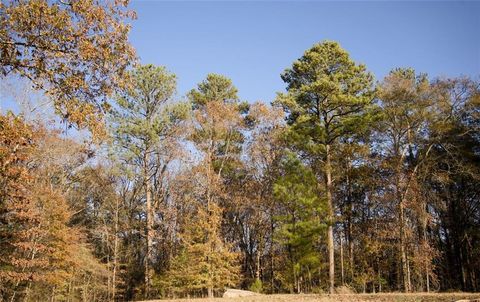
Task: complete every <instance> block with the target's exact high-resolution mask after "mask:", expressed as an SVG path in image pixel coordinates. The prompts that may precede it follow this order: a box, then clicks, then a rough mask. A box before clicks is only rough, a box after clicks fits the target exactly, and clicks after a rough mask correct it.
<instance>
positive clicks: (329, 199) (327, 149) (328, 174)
mask: <svg viewBox="0 0 480 302" xmlns="http://www.w3.org/2000/svg"><path fill="white" fill-rule="evenodd" d="M325 152H326V159H325V186H326V191H327V206H328V234H327V237H328V238H327V240H328V267H329V270H328V276H329V287H328V292H329V293H330V294H333V293H334V291H335V260H334V246H333V219H334V218H333V201H332V166H331V158H330V157H331V154H330V145H329V144H327V145H326V146H325Z"/></svg>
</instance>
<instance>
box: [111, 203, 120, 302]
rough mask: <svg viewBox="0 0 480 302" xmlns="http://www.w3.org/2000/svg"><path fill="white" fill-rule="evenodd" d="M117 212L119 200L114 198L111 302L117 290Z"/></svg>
mask: <svg viewBox="0 0 480 302" xmlns="http://www.w3.org/2000/svg"><path fill="white" fill-rule="evenodd" d="M118 211H119V198H115V234H114V236H115V237H114V241H113V272H112V301H115V294H116V290H117V265H118Z"/></svg>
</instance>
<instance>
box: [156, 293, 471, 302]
mask: <svg viewBox="0 0 480 302" xmlns="http://www.w3.org/2000/svg"><path fill="white" fill-rule="evenodd" d="M459 300H467V301H468V300H470V301H475V302H480V294H478V293H477V294H469V293H448V294H446V293H445V294H444V293H442V294H436V293H435V294H433V293H432V294H401V293H391V294H346V295H262V296H252V297H242V298H215V299H208V298H204V299H176V300H149V301H148V302H184V301H194V302H297V301H302V302H313V301H318V302H367V301H369V302H453V301H459ZM462 302H463V301H462Z"/></svg>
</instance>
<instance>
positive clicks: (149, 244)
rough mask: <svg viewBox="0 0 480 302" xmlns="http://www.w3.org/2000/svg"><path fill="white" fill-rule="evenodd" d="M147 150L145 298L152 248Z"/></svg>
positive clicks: (146, 295)
mask: <svg viewBox="0 0 480 302" xmlns="http://www.w3.org/2000/svg"><path fill="white" fill-rule="evenodd" d="M149 157H150V156H149V154H148V150H147V151H146V152H145V156H144V171H143V172H144V186H145V195H146V212H147V213H146V214H147V217H146V218H147V220H146V226H147V252H146V255H145V297H147V298H148V297H149V292H150V282H151V278H152V276H151V274H152V269H151V267H150V264H151V260H152V258H153V257H152V252H153V250H152V246H153V213H152V210H153V209H152V195H151V185H150V179H149V175H148V162H149Z"/></svg>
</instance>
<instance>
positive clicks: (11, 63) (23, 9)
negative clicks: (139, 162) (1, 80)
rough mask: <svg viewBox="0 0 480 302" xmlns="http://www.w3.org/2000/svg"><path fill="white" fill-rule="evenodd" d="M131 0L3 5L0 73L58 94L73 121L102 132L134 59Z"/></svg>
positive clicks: (37, 0) (60, 108) (63, 112)
mask: <svg viewBox="0 0 480 302" xmlns="http://www.w3.org/2000/svg"><path fill="white" fill-rule="evenodd" d="M125 6H126V3H125V2H124V1H122V2H118V1H116V2H114V3H112V2H110V1H108V2H103V1H98V2H97V1H71V2H61V1H58V2H57V1H54V2H53V3H52V2H49V1H46V0H30V1H15V0H12V1H10V2H9V3H8V4H3V3H2V5H1V6H0V24H1V28H2V29H1V30H0V73H1V74H2V75H8V74H10V73H18V74H20V75H21V76H23V77H26V78H28V79H30V80H31V81H32V83H33V84H34V86H35V87H36V88H38V89H42V90H44V91H46V92H47V94H48V95H49V96H50V97H52V99H53V100H54V102H55V107H56V111H57V113H58V114H59V115H60V116H61V117H63V118H64V119H65V120H67V121H68V122H70V123H72V124H74V125H76V126H78V127H81V128H85V127H87V128H89V129H90V130H91V131H92V133H93V135H94V136H102V135H103V134H104V133H103V127H104V125H103V113H104V111H105V108H106V107H105V106H104V104H105V103H107V98H108V97H109V96H111V95H112V93H114V92H115V91H116V89H118V88H120V87H122V86H123V85H124V84H125V83H124V78H123V73H124V71H125V69H126V68H127V67H128V66H129V65H130V63H131V61H132V60H133V59H134V57H135V54H134V50H133V48H132V46H131V45H130V44H129V43H128V32H129V29H130V28H129V26H128V25H127V24H126V23H125V22H126V21H127V20H128V19H131V18H133V17H134V14H133V13H132V12H130V11H128V10H126V9H125Z"/></svg>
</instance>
